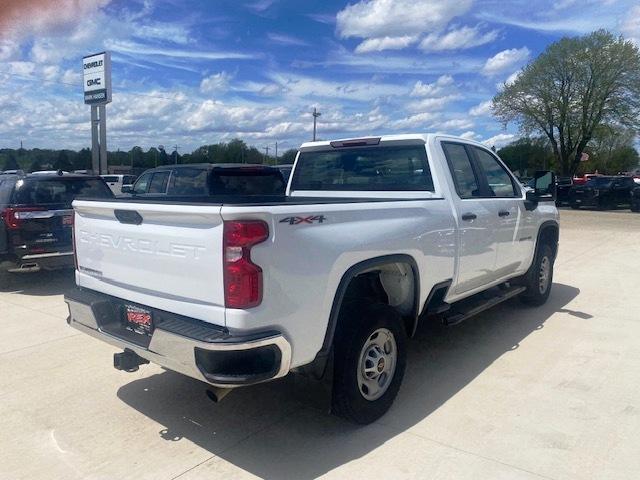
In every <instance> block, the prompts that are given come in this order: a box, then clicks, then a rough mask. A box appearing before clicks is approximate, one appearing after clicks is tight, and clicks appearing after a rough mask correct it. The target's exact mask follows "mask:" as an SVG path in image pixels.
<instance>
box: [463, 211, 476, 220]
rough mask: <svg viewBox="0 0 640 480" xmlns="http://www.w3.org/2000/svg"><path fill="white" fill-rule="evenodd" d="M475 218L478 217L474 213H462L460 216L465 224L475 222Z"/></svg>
mask: <svg viewBox="0 0 640 480" xmlns="http://www.w3.org/2000/svg"><path fill="white" fill-rule="evenodd" d="M476 218H478V216H477V215H476V214H475V213H463V214H462V220H464V221H465V222H469V221H471V220H475V219H476Z"/></svg>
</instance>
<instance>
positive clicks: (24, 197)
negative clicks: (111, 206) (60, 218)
mask: <svg viewBox="0 0 640 480" xmlns="http://www.w3.org/2000/svg"><path fill="white" fill-rule="evenodd" d="M112 197H113V193H111V190H110V189H109V187H107V185H106V184H105V183H104V182H103V181H102V180H98V179H75V178H74V179H56V180H45V181H38V180H24V181H22V182H18V184H17V185H16V190H15V194H14V202H13V203H17V204H21V205H24V204H26V205H28V204H48V203H60V204H65V205H70V204H71V202H72V201H73V200H74V199H75V198H112Z"/></svg>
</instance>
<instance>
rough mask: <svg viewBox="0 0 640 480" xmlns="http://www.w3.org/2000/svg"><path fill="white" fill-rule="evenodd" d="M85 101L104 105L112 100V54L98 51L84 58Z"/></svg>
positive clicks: (90, 103) (89, 103)
mask: <svg viewBox="0 0 640 480" xmlns="http://www.w3.org/2000/svg"><path fill="white" fill-rule="evenodd" d="M82 80H83V89H84V103H86V104H88V105H104V104H107V103H109V102H111V54H110V53H109V52H102V53H96V54H93V55H89V56H87V57H84V58H83V59H82Z"/></svg>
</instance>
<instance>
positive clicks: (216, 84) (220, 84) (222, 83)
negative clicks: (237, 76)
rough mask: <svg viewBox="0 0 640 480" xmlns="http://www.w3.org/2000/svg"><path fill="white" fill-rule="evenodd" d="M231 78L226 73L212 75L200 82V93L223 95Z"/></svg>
mask: <svg viewBox="0 0 640 480" xmlns="http://www.w3.org/2000/svg"><path fill="white" fill-rule="evenodd" d="M232 78H233V77H232V76H231V75H229V74H228V73H227V72H220V73H214V74H213V75H210V76H208V77H206V78H203V79H202V82H200V91H201V92H202V93H224V92H226V91H227V90H229V82H230V81H231V79H232Z"/></svg>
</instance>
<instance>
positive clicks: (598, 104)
mask: <svg viewBox="0 0 640 480" xmlns="http://www.w3.org/2000/svg"><path fill="white" fill-rule="evenodd" d="M493 112H494V114H495V115H496V116H497V117H498V118H499V119H500V120H502V122H503V123H504V124H507V123H510V122H515V123H517V124H518V125H519V126H520V128H521V130H522V131H523V132H524V133H525V134H528V133H532V132H539V133H541V134H544V135H546V137H547V138H548V139H549V142H550V145H551V149H552V151H553V153H554V156H555V157H556V159H557V161H558V164H559V167H560V170H561V172H562V173H563V174H565V175H566V174H570V173H573V172H575V170H576V169H577V167H578V166H579V163H580V157H581V155H582V153H583V152H584V151H585V150H587V147H588V145H589V142H591V140H592V139H593V137H594V134H595V131H596V129H597V128H598V127H600V126H602V125H621V126H624V127H626V128H630V129H633V130H636V131H637V130H638V129H640V117H639V113H640V50H639V49H638V47H637V46H636V45H635V44H634V43H633V42H631V41H626V40H624V39H623V38H622V37H614V36H613V35H612V34H611V33H609V32H607V31H605V30H598V31H596V32H593V33H591V34H589V35H586V36H583V37H573V38H563V39H561V40H559V41H558V42H555V43H553V44H551V45H549V46H548V47H547V49H546V50H545V51H544V52H543V53H542V54H541V55H540V56H539V57H538V58H537V59H536V60H534V61H533V62H532V63H530V64H529V65H527V66H526V67H525V68H524V69H523V70H522V72H521V73H520V75H519V76H518V77H517V79H516V80H515V81H514V82H513V83H510V84H508V85H507V84H505V85H504V88H503V89H502V91H501V92H500V93H498V94H497V95H496V96H495V97H494V98H493Z"/></svg>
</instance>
